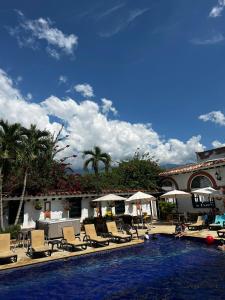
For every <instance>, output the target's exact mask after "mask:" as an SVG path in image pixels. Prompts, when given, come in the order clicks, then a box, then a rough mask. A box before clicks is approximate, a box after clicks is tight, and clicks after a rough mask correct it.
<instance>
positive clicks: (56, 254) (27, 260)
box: [0, 239, 144, 271]
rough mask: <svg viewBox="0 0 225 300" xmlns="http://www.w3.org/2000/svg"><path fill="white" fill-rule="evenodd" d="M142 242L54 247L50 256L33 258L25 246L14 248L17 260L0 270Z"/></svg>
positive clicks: (140, 242) (0, 267)
mask: <svg viewBox="0 0 225 300" xmlns="http://www.w3.org/2000/svg"><path fill="white" fill-rule="evenodd" d="M143 243H144V241H143V240H140V239H133V240H132V241H131V242H126V243H121V244H116V243H110V244H109V246H104V247H98V248H92V247H87V249H86V250H79V249H78V250H76V251H66V250H62V249H57V250H55V249H54V251H53V253H52V255H51V256H48V257H41V258H34V259H33V258H31V257H29V256H27V254H26V251H27V250H26V248H15V254H17V256H18V259H17V262H16V263H9V264H2V265H0V271H2V270H10V269H16V268H20V267H25V266H30V265H36V264H40V263H45V262H51V261H56V260H60V259H64V260H65V259H68V258H71V257H75V256H84V255H87V254H92V253H100V252H106V251H111V250H116V249H121V248H125V247H132V246H136V245H140V244H143Z"/></svg>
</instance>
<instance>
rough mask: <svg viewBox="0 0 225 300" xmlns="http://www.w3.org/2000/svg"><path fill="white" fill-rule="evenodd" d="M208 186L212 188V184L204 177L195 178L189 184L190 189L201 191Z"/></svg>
mask: <svg viewBox="0 0 225 300" xmlns="http://www.w3.org/2000/svg"><path fill="white" fill-rule="evenodd" d="M208 186H212V183H211V181H210V180H209V178H208V177H206V176H196V177H195V178H194V179H193V180H192V183H191V189H201V188H204V187H208Z"/></svg>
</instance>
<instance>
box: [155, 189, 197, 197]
mask: <svg viewBox="0 0 225 300" xmlns="http://www.w3.org/2000/svg"><path fill="white" fill-rule="evenodd" d="M177 196H191V194H190V193H187V192H184V191H180V190H172V191H169V192H167V193H165V194H163V195H161V196H160V197H161V198H176V197H177Z"/></svg>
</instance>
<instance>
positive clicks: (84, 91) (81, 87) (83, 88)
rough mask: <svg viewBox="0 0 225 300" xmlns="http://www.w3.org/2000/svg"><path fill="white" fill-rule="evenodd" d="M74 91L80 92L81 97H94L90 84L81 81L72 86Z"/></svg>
mask: <svg viewBox="0 0 225 300" xmlns="http://www.w3.org/2000/svg"><path fill="white" fill-rule="evenodd" d="M74 89H75V91H76V92H78V93H80V94H81V95H82V96H83V97H94V91H93V88H92V86H91V85H90V84H88V83H82V84H77V85H75V86H74Z"/></svg>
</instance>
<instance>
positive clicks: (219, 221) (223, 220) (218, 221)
mask: <svg viewBox="0 0 225 300" xmlns="http://www.w3.org/2000/svg"><path fill="white" fill-rule="evenodd" d="M224 227H225V215H216V217H215V221H214V223H212V224H209V230H219V229H222V228H224Z"/></svg>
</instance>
